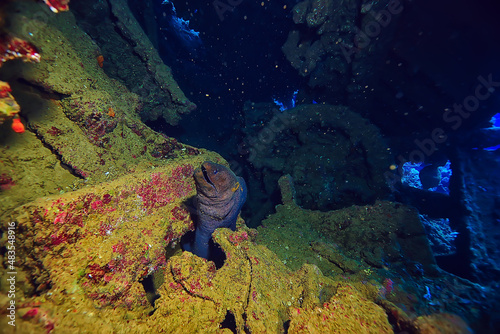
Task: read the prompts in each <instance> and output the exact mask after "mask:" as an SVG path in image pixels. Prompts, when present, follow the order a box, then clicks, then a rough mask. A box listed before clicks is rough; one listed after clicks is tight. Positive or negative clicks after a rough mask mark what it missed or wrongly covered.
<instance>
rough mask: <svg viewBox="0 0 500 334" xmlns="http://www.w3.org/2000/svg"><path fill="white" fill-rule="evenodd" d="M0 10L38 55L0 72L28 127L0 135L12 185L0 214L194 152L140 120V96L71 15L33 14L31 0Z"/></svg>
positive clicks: (3, 164) (34, 5) (1, 153)
mask: <svg viewBox="0 0 500 334" xmlns="http://www.w3.org/2000/svg"><path fill="white" fill-rule="evenodd" d="M6 6H7V8H8V12H7V13H8V15H6V17H5V19H6V20H7V21H8V22H9V25H8V27H9V31H10V32H12V33H13V34H16V35H19V36H20V37H22V38H24V39H25V40H26V41H29V42H30V43H32V44H33V45H36V46H37V48H38V49H39V50H40V53H41V54H43V58H42V61H41V62H39V63H24V62H13V61H11V62H7V63H5V65H4V66H2V67H1V69H0V70H1V71H0V75H1V77H2V79H3V80H8V81H9V82H12V89H13V91H15V98H16V100H17V102H18V103H19V105H20V107H21V109H22V112H21V114H22V115H21V116H22V118H23V121H26V123H27V131H26V132H25V133H23V134H22V135H16V136H14V135H15V134H13V133H12V131H11V130H10V129H9V130H8V131H5V130H4V129H5V128H6V127H3V128H2V130H1V132H0V134H1V141H2V147H3V148H2V150H0V156H1V157H2V159H1V161H2V162H1V164H0V173H7V174H9V175H11V176H12V178H13V179H14V181H15V182H16V186H15V187H13V188H12V189H10V190H8V191H5V192H4V193H3V194H2V195H5V197H6V199H5V200H3V201H1V204H0V206H1V209H0V213H1V215H2V216H3V215H6V214H8V213H9V211H10V210H12V209H13V208H15V207H16V206H18V205H20V204H23V203H27V202H29V201H32V200H33V199H35V198H36V197H40V196H46V195H49V194H56V193H59V192H64V191H70V190H74V189H77V188H79V187H81V186H82V185H83V183H85V184H89V183H97V182H100V181H109V180H112V179H114V178H116V177H118V176H120V175H123V174H125V173H128V172H130V171H133V170H135V169H136V168H138V169H140V168H145V167H148V166H161V165H164V164H165V163H166V162H167V161H168V160H170V159H173V158H175V157H179V156H190V155H196V154H199V153H200V151H198V150H197V149H195V148H193V147H190V146H187V145H183V144H181V143H179V142H177V141H176V140H175V139H173V138H168V137H166V136H162V135H159V134H158V133H156V132H154V131H152V130H151V129H150V128H148V127H147V126H145V125H144V124H143V123H142V122H141V120H140V118H139V114H140V109H141V106H140V105H141V102H140V100H141V99H140V97H139V96H138V95H137V94H135V93H132V92H130V91H128V89H127V88H126V87H125V86H124V85H123V84H122V83H120V82H119V81H117V80H115V79H112V78H110V77H108V76H107V75H106V73H105V72H104V71H103V68H101V67H99V64H98V61H97V60H96V52H98V51H99V50H98V47H97V45H96V44H95V43H94V42H93V41H92V40H91V38H90V37H89V35H87V34H86V33H85V32H83V31H82V30H81V29H80V28H79V27H78V25H77V22H76V21H75V18H74V16H73V14H72V12H62V13H59V14H57V15H56V14H53V13H50V12H48V11H47V10H46V12H47V13H46V14H44V15H43V17H42V16H40V17H39V16H37V15H38V14H39V11H40V4H37V3H36V2H34V1H12V2H9V3H8V4H7V5H6ZM43 6H44V5H43ZM42 8H44V7H42ZM40 20H43V24H42V22H41V21H40ZM104 67H106V65H105V66H104ZM158 75H160V74H158ZM165 80H166V79H165ZM175 87H176V89H177V90H178V87H177V86H176V85H175ZM163 94H169V93H168V92H167V91H164V92H163ZM5 126H7V124H5ZM27 152H31V154H28V153H27Z"/></svg>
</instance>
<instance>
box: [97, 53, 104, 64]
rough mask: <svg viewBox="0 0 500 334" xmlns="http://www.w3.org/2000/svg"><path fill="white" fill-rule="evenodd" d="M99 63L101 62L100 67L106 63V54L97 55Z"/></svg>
mask: <svg viewBox="0 0 500 334" xmlns="http://www.w3.org/2000/svg"><path fill="white" fill-rule="evenodd" d="M97 63H98V64H99V67H102V65H104V56H103V55H99V56H97Z"/></svg>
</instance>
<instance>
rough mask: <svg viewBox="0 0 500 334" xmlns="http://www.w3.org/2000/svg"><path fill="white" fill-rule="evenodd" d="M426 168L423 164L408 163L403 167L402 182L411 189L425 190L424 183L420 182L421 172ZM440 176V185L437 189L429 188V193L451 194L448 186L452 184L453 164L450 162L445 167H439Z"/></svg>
mask: <svg viewBox="0 0 500 334" xmlns="http://www.w3.org/2000/svg"><path fill="white" fill-rule="evenodd" d="M424 167H425V165H423V164H412V163H411V162H406V163H405V164H404V165H403V177H402V178H401V182H402V183H403V184H406V185H408V186H410V187H413V188H417V189H423V186H422V182H421V181H420V175H419V174H420V171H421V170H422V169H423V168H424ZM437 171H438V174H439V184H438V185H437V187H433V188H429V189H427V190H429V191H435V192H438V193H441V194H449V189H448V186H449V184H450V176H451V163H450V161H448V162H447V163H446V164H445V165H444V166H439V167H437Z"/></svg>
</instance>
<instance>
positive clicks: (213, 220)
mask: <svg viewBox="0 0 500 334" xmlns="http://www.w3.org/2000/svg"><path fill="white" fill-rule="evenodd" d="M193 176H194V181H195V183H196V212H197V215H198V225H197V227H196V230H195V237H194V245H193V247H192V252H193V253H194V254H196V255H198V256H199V257H203V258H205V259H208V260H211V250H210V246H209V242H210V239H211V238H212V233H213V232H214V231H215V229H216V228H219V227H227V228H230V229H231V230H233V231H235V230H236V218H238V214H239V213H240V210H241V207H242V206H243V204H244V203H245V200H246V199H247V187H246V184H245V180H243V178H241V177H238V176H236V175H235V174H234V173H233V172H232V171H231V170H230V169H229V168H227V167H225V166H223V165H219V164H216V163H213V162H210V161H205V162H204V163H203V164H202V165H201V167H200V168H197V169H196V170H195V171H194V175H193Z"/></svg>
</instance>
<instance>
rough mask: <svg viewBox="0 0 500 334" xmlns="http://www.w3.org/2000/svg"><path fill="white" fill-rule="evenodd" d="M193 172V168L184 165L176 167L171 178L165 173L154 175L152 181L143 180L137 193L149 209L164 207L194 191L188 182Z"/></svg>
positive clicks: (136, 188) (136, 189)
mask: <svg viewBox="0 0 500 334" xmlns="http://www.w3.org/2000/svg"><path fill="white" fill-rule="evenodd" d="M192 171H193V166H191V165H184V166H178V167H176V168H175V169H174V170H173V172H172V176H170V177H169V176H166V175H165V174H163V173H153V174H151V180H143V181H142V183H141V184H140V185H139V186H137V187H135V192H136V193H137V194H138V195H139V196H140V197H141V198H142V202H143V204H144V206H145V207H146V208H147V209H153V208H160V207H163V206H165V205H167V204H169V203H171V202H172V200H173V199H174V198H182V197H185V196H187V195H188V194H189V193H190V192H191V191H192V184H191V183H187V182H186V180H187V177H188V176H189V177H190V176H191V175H192ZM189 180H190V178H189Z"/></svg>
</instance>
